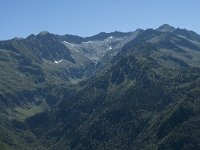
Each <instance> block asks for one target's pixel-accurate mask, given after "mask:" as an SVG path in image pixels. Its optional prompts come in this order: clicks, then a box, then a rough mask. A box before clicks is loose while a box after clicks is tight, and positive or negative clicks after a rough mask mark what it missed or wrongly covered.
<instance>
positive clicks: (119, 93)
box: [0, 24, 200, 150]
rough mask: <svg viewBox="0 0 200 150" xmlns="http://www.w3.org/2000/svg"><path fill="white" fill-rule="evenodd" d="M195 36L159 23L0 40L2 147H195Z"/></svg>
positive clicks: (199, 74)
mask: <svg viewBox="0 0 200 150" xmlns="http://www.w3.org/2000/svg"><path fill="white" fill-rule="evenodd" d="M199 66H200V35H198V34H197V33H195V32H193V31H189V30H186V29H180V28H174V27H172V26H170V25H167V24H165V25H162V26H161V27H159V28H158V29H155V30H154V29H147V30H141V29H138V30H136V31H134V32H128V33H124V32H118V31H116V32H111V33H105V32H101V33H99V34H97V35H94V36H91V37H80V36H75V35H68V34H66V35H55V34H52V33H49V32H46V31H44V32H41V33H39V34H38V35H30V36H28V37H27V38H24V39H18V38H14V39H11V40H7V41H0V68H1V70H0V118H1V122H0V149H5V150H27V149H29V150H41V149H42V150H43V149H44V150H47V149H48V150H55V149H59V150H66V149H73V150H88V149H91V150H93V149H95V150H101V149H118V150H127V149H143V150H146V149H152V150H154V149H155V150H157V149H158V150H163V149H172V150H177V149H185V150H186V149H187V150H188V149H196V150H198V149H200V144H199V143H200V136H199V135H200V130H199V125H200V111H199V110H200V108H199V106H200V99H199V97H200V95H199V93H200V88H199V87H200V67H199Z"/></svg>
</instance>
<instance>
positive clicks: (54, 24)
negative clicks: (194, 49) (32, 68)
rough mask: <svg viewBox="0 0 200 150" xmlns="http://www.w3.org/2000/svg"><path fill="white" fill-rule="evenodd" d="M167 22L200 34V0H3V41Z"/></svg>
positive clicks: (0, 22)
mask: <svg viewBox="0 0 200 150" xmlns="http://www.w3.org/2000/svg"><path fill="white" fill-rule="evenodd" d="M164 23H168V24H170V25H172V26H175V27H181V28H187V29H190V30H194V31H196V32H197V33H200V0H0V40H4V39H9V38H13V37H26V36H28V35H29V34H31V33H33V34H37V33H39V32H40V31H49V32H52V33H56V34H66V33H68V34H76V35H81V36H90V35H94V34H97V33H99V32H101V31H105V32H112V31H116V30H117V31H134V30H136V29H137V28H143V29H146V28H157V27H158V26H160V25H162V24H164Z"/></svg>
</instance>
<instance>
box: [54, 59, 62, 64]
mask: <svg viewBox="0 0 200 150" xmlns="http://www.w3.org/2000/svg"><path fill="white" fill-rule="evenodd" d="M62 61H63V59H61V60H58V61H56V60H55V61H54V63H56V64H58V63H61V62H62Z"/></svg>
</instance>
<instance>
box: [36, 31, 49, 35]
mask: <svg viewBox="0 0 200 150" xmlns="http://www.w3.org/2000/svg"><path fill="white" fill-rule="evenodd" d="M47 34H50V33H49V32H48V31H41V32H40V33H39V34H38V35H47Z"/></svg>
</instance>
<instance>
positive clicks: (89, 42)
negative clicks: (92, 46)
mask: <svg viewBox="0 0 200 150" xmlns="http://www.w3.org/2000/svg"><path fill="white" fill-rule="evenodd" d="M83 43H85V44H89V43H94V42H92V41H87V42H83Z"/></svg>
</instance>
